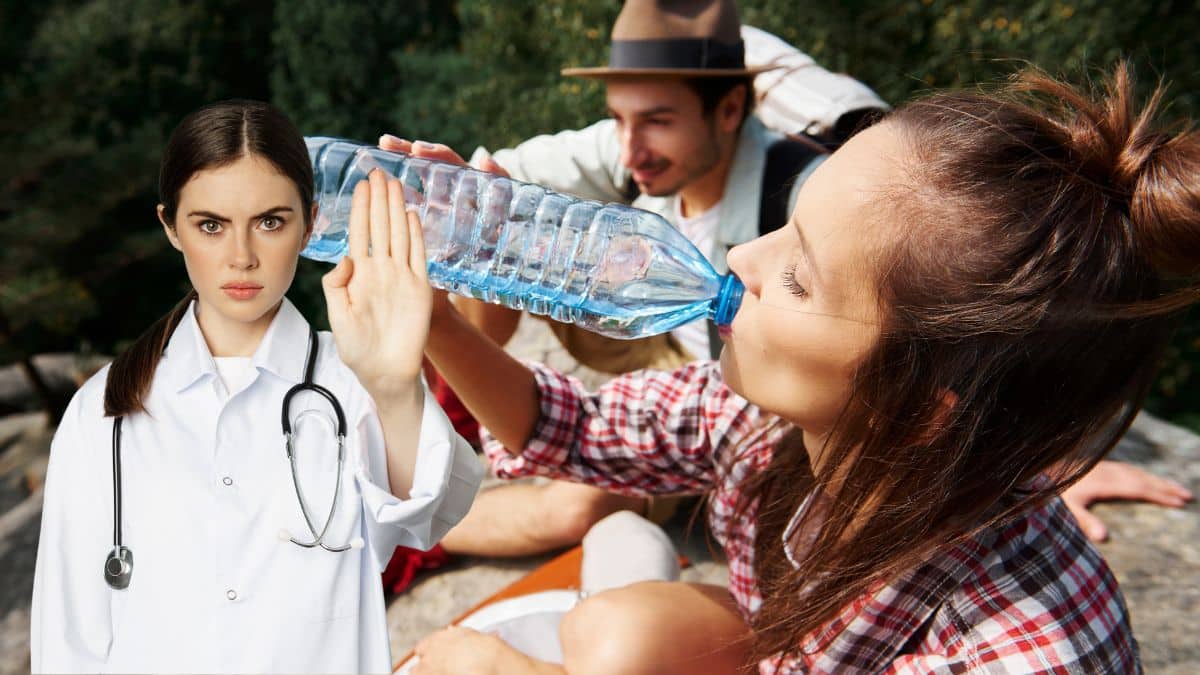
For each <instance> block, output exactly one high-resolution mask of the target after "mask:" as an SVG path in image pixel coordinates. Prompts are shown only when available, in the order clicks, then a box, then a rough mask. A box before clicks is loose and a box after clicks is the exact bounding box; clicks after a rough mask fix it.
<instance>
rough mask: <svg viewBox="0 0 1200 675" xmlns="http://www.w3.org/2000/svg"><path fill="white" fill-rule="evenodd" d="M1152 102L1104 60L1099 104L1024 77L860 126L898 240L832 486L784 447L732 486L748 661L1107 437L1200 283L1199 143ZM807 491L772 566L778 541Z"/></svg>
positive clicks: (885, 269) (996, 517) (1057, 477)
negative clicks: (789, 554)
mask: <svg viewBox="0 0 1200 675" xmlns="http://www.w3.org/2000/svg"><path fill="white" fill-rule="evenodd" d="M1161 96H1162V93H1161V88H1160V89H1159V90H1158V91H1157V92H1156V93H1155V94H1154V96H1153V97H1152V98H1151V99H1150V101H1149V102H1148V103H1147V104H1146V105H1145V106H1144V107H1142V108H1140V109H1139V108H1138V106H1137V105H1136V102H1135V97H1134V94H1133V85H1132V82H1131V77H1130V74H1129V71H1128V68H1127V66H1125V65H1121V66H1119V67H1117V68H1116V69H1115V71H1114V72H1113V74H1112V75H1111V76H1110V77H1108V79H1107V80H1106V82H1105V86H1104V88H1103V90H1102V91H1098V92H1084V91H1081V90H1079V89H1076V88H1073V87H1071V86H1069V85H1067V84H1064V83H1062V82H1059V81H1056V80H1054V79H1052V78H1050V77H1048V76H1046V75H1044V74H1040V73H1037V72H1027V73H1024V74H1022V75H1020V76H1017V77H1015V78H1014V79H1013V80H1012V81H1010V82H1009V83H1008V84H1007V85H1006V86H1005V87H1003V88H1001V89H999V90H997V91H993V92H991V93H986V92H983V91H973V92H960V93H940V94H935V95H932V96H930V97H928V98H925V99H923V100H919V101H916V102H914V103H911V104H909V105H907V106H904V107H902V108H901V109H899V110H897V111H896V112H895V113H893V114H892V115H891V116H889V117H888V118H886V119H885V120H884V121H883V122H881V124H883V125H886V126H889V127H890V128H891V129H893V130H896V131H897V132H898V133H899V135H900V137H901V139H902V145H903V147H904V148H905V150H906V154H905V156H904V157H899V158H897V161H898V162H899V164H900V167H901V169H902V171H901V175H902V176H903V177H902V179H900V180H899V181H898V183H897V184H895V185H892V186H889V189H887V190H885V191H884V193H885V194H881V195H880V198H879V200H878V208H877V210H876V213H877V216H878V218H879V219H880V220H881V221H882V220H884V219H886V220H887V221H888V222H890V223H899V224H900V227H901V236H900V237H899V241H900V243H899V244H897V245H895V246H894V247H890V248H889V249H888V250H885V251H883V252H882V258H883V259H882V260H881V261H880V266H879V269H880V270H881V272H880V278H879V279H877V284H878V293H879V298H880V302H881V315H882V316H883V326H882V332H881V337H880V339H879V342H878V344H877V345H875V347H874V348H873V349H872V351H871V352H870V353H869V354H868V355H867V357H866V358H865V360H864V362H863V363H862V364H861V365H860V367H859V368H858V370H857V372H856V374H855V376H854V380H853V393H852V394H851V397H850V401H849V403H848V404H847V407H846V409H845V410H844V411H843V413H842V415H841V417H840V419H839V420H838V421H837V424H836V426H835V428H834V432H833V433H832V434H831V436H830V440H829V442H828V444H827V446H826V447H824V448H821V449H820V454H821V457H822V466H828V467H831V470H830V471H828V472H826V471H822V472H821V473H822V474H830V473H833V474H835V475H836V478H835V477H834V476H830V475H815V476H814V475H813V472H812V470H811V468H810V467H809V463H808V458H807V453H806V451H805V448H804V447H803V444H802V442H801V440H800V438H799V435H798V434H796V433H793V434H792V435H791V436H790V438H789V439H788V440H787V441H785V442H784V443H781V444H780V446H779V447H777V448H776V450H775V452H774V454H773V457H772V461H771V465H770V468H769V469H768V470H766V471H764V472H762V473H760V474H758V475H756V476H754V477H752V478H751V479H750V480H749V481H748V482H747V483H746V484H745V485H744V489H745V491H744V494H743V501H742V504H741V509H742V511H743V513H748V512H749V510H751V509H756V516H757V527H758V529H757V537H756V541H755V556H756V557H755V572H756V576H757V579H758V583H759V585H760V591H761V592H762V594H763V598H764V600H763V604H762V607H761V610H760V611H759V612H758V614H757V615H756V616H755V618H754V620H753V627H754V629H755V645H754V655H755V659H756V660H757V659H758V658H762V657H765V656H769V655H772V654H776V653H781V652H795V651H796V650H797V649H798V646H799V645H800V644H801V641H802V640H803V639H804V638H805V636H808V635H809V634H810V633H811V632H812V631H813V630H814V629H816V628H818V627H820V626H821V625H822V624H824V623H825V622H827V621H828V620H830V619H831V618H832V617H833V616H834V615H835V614H836V613H837V612H838V611H839V610H840V609H842V608H843V607H844V606H846V605H847V604H848V603H850V602H851V601H853V600H854V599H855V598H857V597H860V596H862V595H863V594H865V593H867V592H869V590H870V589H871V588H872V587H873V585H874V584H877V583H886V582H890V581H892V580H894V579H896V578H897V577H898V576H899V575H901V574H903V573H905V572H907V571H909V570H913V569H916V568H917V567H918V566H920V565H921V564H922V562H923V561H927V560H929V559H931V558H932V557H934V556H936V555H937V554H938V552H939V551H943V550H945V549H946V548H947V547H949V546H952V545H954V544H955V543H958V542H961V541H962V540H963V539H964V538H967V537H970V536H972V535H973V534H975V533H978V532H979V531H980V530H982V529H985V528H990V527H994V526H996V525H998V524H1001V523H1003V522H1005V521H1008V520H1010V519H1012V518H1015V517H1017V516H1019V515H1020V514H1021V513H1023V512H1025V511H1026V510H1028V509H1030V508H1033V507H1035V506H1037V505H1039V504H1042V503H1044V502H1045V501H1046V500H1048V499H1050V498H1052V497H1053V495H1054V494H1055V493H1056V492H1058V491H1059V490H1060V489H1061V488H1062V487H1064V486H1066V485H1069V484H1070V483H1072V482H1074V481H1075V480H1077V479H1078V478H1079V477H1080V476H1082V475H1083V474H1084V473H1086V472H1087V471H1088V470H1090V469H1091V467H1093V466H1094V465H1095V463H1096V462H1098V461H1099V460H1100V458H1101V457H1102V456H1104V454H1105V453H1107V452H1108V451H1109V450H1110V449H1111V448H1112V447H1113V445H1115V444H1116V442H1117V440H1118V439H1119V437H1120V436H1121V435H1122V434H1123V433H1124V432H1125V430H1126V429H1127V428H1128V426H1129V424H1130V422H1131V421H1132V419H1133V417H1134V415H1135V414H1136V412H1137V410H1138V409H1139V408H1140V407H1141V404H1142V401H1143V399H1144V397H1145V395H1146V392H1147V390H1148V388H1149V387H1150V385H1151V384H1152V381H1153V376H1154V371H1155V369H1156V367H1157V365H1158V361H1159V359H1160V356H1161V354H1162V353H1163V351H1164V349H1165V347H1166V345H1167V343H1168V339H1169V337H1170V334H1171V332H1172V329H1173V327H1174V325H1175V324H1176V323H1177V320H1178V318H1179V317H1178V314H1179V312H1180V311H1181V310H1182V309H1184V308H1185V307H1187V306H1188V305H1189V304H1190V303H1191V302H1193V301H1195V300H1196V298H1197V291H1196V285H1195V281H1196V278H1197V276H1198V272H1200V185H1198V180H1200V178H1198V177H1200V138H1198V137H1197V134H1196V133H1194V132H1191V131H1190V130H1187V129H1179V130H1175V131H1164V130H1162V129H1161V128H1160V127H1159V126H1157V125H1156V124H1155V122H1154V115H1155V111H1156V108H1157V106H1158V104H1159V102H1160V100H1161ZM1039 475H1045V476H1047V477H1048V478H1049V480H1042V479H1039V478H1038V477H1039ZM812 489H816V490H819V491H820V492H819V493H818V494H821V495H823V496H824V498H825V500H826V503H825V504H824V508H821V509H816V510H814V509H808V510H807V512H806V514H805V515H804V516H803V517H802V520H801V523H800V526H799V529H800V530H802V531H808V532H815V533H817V534H816V541H815V542H813V544H812V545H811V546H805V547H802V549H803V550H801V551H800V552H799V553H800V557H799V559H798V565H797V567H793V566H792V565H791V564H790V562H789V561H788V560H787V559H786V557H785V553H784V550H783V548H782V547H781V546H780V539H781V536H782V534H783V532H784V530H785V527H786V525H787V523H788V521H789V519H790V517H791V516H792V514H793V513H794V512H795V511H796V509H797V508H798V506H799V504H800V501H801V500H802V499H803V498H804V497H805V495H806V494H807V493H808V492H809V491H811V490H812Z"/></svg>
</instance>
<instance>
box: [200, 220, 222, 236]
mask: <svg viewBox="0 0 1200 675" xmlns="http://www.w3.org/2000/svg"><path fill="white" fill-rule="evenodd" d="M199 227H200V231H201V232H203V233H204V234H219V233H220V232H221V224H220V223H218V222H217V221H215V220H204V221H201V222H200V225H199Z"/></svg>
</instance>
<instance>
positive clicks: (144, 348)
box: [104, 289, 196, 417]
mask: <svg viewBox="0 0 1200 675" xmlns="http://www.w3.org/2000/svg"><path fill="white" fill-rule="evenodd" d="M195 299H196V291H195V289H193V290H190V291H188V294H187V295H185V296H184V297H183V300H180V301H179V304H177V305H175V307H174V309H172V310H171V311H170V312H169V313H167V315H166V316H164V317H162V318H161V319H159V320H158V321H155V322H154V324H153V325H151V326H150V328H149V329H148V330H147V331H146V332H145V333H142V335H141V337H139V338H138V339H137V341H136V342H134V343H133V346H131V347H130V348H129V349H126V350H125V351H124V352H122V353H121V355H120V356H118V357H117V359H116V360H115V361H113V364H112V366H111V367H109V369H108V382H107V384H106V385H105V388H104V414H105V415H106V416H108V417H118V416H122V415H130V414H133V413H136V412H145V411H146V405H145V398H146V392H147V391H148V390H149V389H150V383H151V382H153V381H154V371H155V370H157V369H158V362H159V360H160V359H161V358H162V354H163V351H165V350H166V348H167V342H168V341H169V340H170V339H171V335H172V334H173V333H174V332H175V329H176V328H177V327H178V326H179V322H180V321H182V320H183V316H184V313H185V312H187V310H188V307H190V306H191V304H192V301H193V300H195Z"/></svg>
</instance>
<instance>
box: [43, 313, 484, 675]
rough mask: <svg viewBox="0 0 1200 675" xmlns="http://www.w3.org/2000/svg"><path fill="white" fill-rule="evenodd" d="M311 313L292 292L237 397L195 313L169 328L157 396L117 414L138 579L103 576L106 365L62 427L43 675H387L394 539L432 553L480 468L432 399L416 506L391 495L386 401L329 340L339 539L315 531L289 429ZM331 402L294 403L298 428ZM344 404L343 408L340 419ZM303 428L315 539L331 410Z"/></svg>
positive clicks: (49, 520)
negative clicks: (336, 410) (319, 540)
mask: <svg viewBox="0 0 1200 675" xmlns="http://www.w3.org/2000/svg"><path fill="white" fill-rule="evenodd" d="M307 347H308V323H307V322H306V321H305V320H304V317H302V316H301V315H300V313H299V312H298V311H297V310H296V308H295V307H294V306H292V304H291V303H290V302H288V301H287V300H284V302H283V306H282V307H281V308H280V310H279V312H278V314H277V316H276V317H275V319H274V321H273V322H272V324H271V326H270V328H269V329H268V330H267V332H266V335H265V336H264V338H263V341H262V344H261V345H260V346H259V348H258V350H257V351H256V352H255V354H254V356H253V357H252V363H253V365H254V367H255V368H256V370H257V372H256V374H255V377H254V378H253V380H251V381H250V383H249V384H248V385H246V386H245V387H244V388H243V389H242V390H240V391H234V392H228V395H226V393H225V392H224V388H223V387H222V386H221V385H220V379H219V378H218V377H217V376H216V368H215V366H214V362H213V359H212V356H211V355H210V353H209V350H208V347H207V345H206V343H205V341H204V338H203V336H202V334H201V333H200V328H199V325H198V323H197V322H196V319H195V316H194V312H193V311H189V312H188V313H187V315H186V317H185V318H184V319H183V320H182V321H181V323H180V325H179V327H178V328H177V329H176V330H175V332H174V334H173V336H172V338H171V341H170V344H169V345H168V347H167V350H166V352H165V354H164V356H163V359H162V360H161V362H160V363H159V365H158V369H157V371H156V373H155V376H154V381H153V385H152V387H151V389H150V392H149V396H148V397H147V400H146V407H147V410H148V413H149V414H136V415H132V416H130V417H127V418H125V420H124V423H123V425H122V442H121V460H122V461H121V466H122V485H123V495H124V497H123V514H122V521H123V543H124V544H125V545H126V546H128V547H129V548H130V549H131V550H132V552H133V558H134V560H133V562H134V565H133V576H132V579H131V582H130V584H129V587H128V588H127V589H125V590H113V589H111V588H110V587H109V586H108V584H107V583H106V582H105V580H104V578H103V563H104V559H105V557H106V556H107V555H108V552H109V551H110V550H111V548H112V537H113V523H112V520H113V485H112V483H113V481H112V425H113V420H112V419H111V418H107V417H104V415H103V397H104V386H105V379H106V376H107V372H108V369H107V368H105V369H104V370H101V371H100V372H99V373H97V374H96V375H95V376H94V377H93V378H91V379H90V380H88V382H87V383H86V384H84V386H83V387H82V388H81V389H80V390H79V391H78V392H77V393H76V395H75V397H74V399H73V400H72V401H71V404H70V406H69V407H68V408H67V411H66V414H65V415H64V417H63V420H62V423H61V425H60V426H59V428H58V432H57V433H56V434H55V437H54V443H53V446H52V448H51V453H50V468H49V473H48V475H47V478H46V489H45V507H44V511H43V516H42V531H41V542H40V545H39V548H38V558H37V570H36V573H35V575H34V586H33V607H32V617H31V618H32V627H31V628H32V636H31V638H32V666H33V670H34V671H35V672H43V671H44V672H150V671H153V672H192V673H197V672H246V673H249V672H327V673H333V672H363V671H368V672H388V671H390V669H391V665H392V663H391V655H390V650H389V648H388V631H387V625H386V618H385V607H384V599H383V591H382V586H381V583H380V573H381V571H382V569H383V566H384V565H385V564H386V563H387V560H388V558H389V557H390V555H391V553H392V551H393V549H394V548H395V547H396V546H397V545H405V546H412V547H418V548H425V549H427V548H429V547H431V546H432V545H433V544H434V543H436V542H437V541H438V539H439V538H441V537H442V536H443V535H444V534H445V533H446V531H447V530H449V529H450V528H451V527H452V526H453V525H455V524H456V523H457V522H458V521H459V520H460V519H461V518H462V517H463V516H464V515H465V514H466V512H467V510H468V508H469V507H470V505H471V502H472V499H473V498H474V495H475V493H476V490H477V488H478V486H479V481H480V479H481V477H482V476H481V474H482V467H481V465H480V463H479V462H478V461H477V460H476V458H475V455H474V453H473V452H472V450H471V448H470V447H469V446H468V445H467V443H466V442H465V441H463V440H462V438H460V437H459V436H458V435H457V434H455V433H454V431H453V429H452V427H451V425H450V423H449V421H448V420H447V419H446V416H445V414H444V413H443V412H442V410H441V408H439V407H438V405H437V403H436V401H435V400H434V399H433V397H432V396H431V395H430V394H429V392H428V391H426V394H425V407H424V415H423V417H422V420H421V433H420V441H419V451H418V458H417V463H416V470H415V475H414V478H413V485H412V490H411V493H410V497H409V498H408V499H399V498H397V497H395V496H393V495H392V494H391V493H390V491H389V489H388V478H387V464H386V456H385V448H384V441H383V432H382V429H381V427H380V424H379V419H378V417H377V416H376V413H375V408H374V404H373V403H372V401H371V399H370V397H369V396H368V395H367V392H366V391H365V390H364V389H363V387H362V385H360V384H359V383H358V381H357V379H356V378H355V377H354V375H353V373H352V372H351V371H350V370H349V368H347V367H346V366H345V365H344V364H343V363H342V362H341V361H340V360H339V359H338V357H337V354H336V349H335V346H334V343H333V339H332V335H330V334H329V333H321V334H320V350H319V357H318V362H317V368H316V372H315V378H314V379H315V381H316V383H317V384H320V385H322V386H324V387H326V388H328V389H329V390H330V391H332V392H333V393H334V394H335V395H336V396H337V397H338V399H339V400H340V403H341V405H342V407H343V408H344V410H345V415H346V422H347V425H348V434H347V443H346V460H345V465H344V468H343V472H342V480H341V495H340V497H339V500H338V502H339V503H338V510H337V514H336V516H335V518H334V521H333V523H332V524H331V526H330V528H329V533H328V535H327V536H326V542H328V543H330V544H331V545H341V544H344V543H346V542H348V541H350V540H351V539H352V538H354V537H362V538H363V539H364V540H365V541H366V547H365V548H359V549H351V550H349V551H346V552H343V553H331V552H328V551H325V550H322V549H319V548H318V549H305V548H301V547H299V546H297V545H295V544H292V543H289V542H284V541H281V540H280V538H279V532H280V530H281V529H286V530H288V531H289V532H290V533H291V534H292V535H294V536H296V537H297V538H298V539H303V540H311V539H312V537H311V535H310V533H309V530H308V528H307V526H306V525H305V522H304V519H303V517H302V515H301V512H300V507H299V504H298V503H297V499H296V495H295V490H294V488H293V486H292V479H291V473H290V469H289V465H288V460H287V456H286V453H285V451H284V444H283V436H282V433H281V419H280V417H281V412H280V411H281V403H282V400H283V396H284V393H285V392H286V391H287V390H288V389H289V388H291V387H292V386H293V385H295V384H297V383H299V382H300V381H301V380H302V379H303V371H304V364H305V357H306V354H307ZM310 408H313V409H320V410H326V411H328V410H330V409H329V407H328V405H327V404H325V403H323V399H321V398H320V397H319V396H317V395H316V394H311V393H304V394H299V395H297V396H296V397H295V402H294V403H293V406H292V419H293V420H294V419H295V418H296V416H297V415H299V413H300V412H301V411H304V410H308V409H310ZM330 412H331V411H330ZM296 431H297V437H298V440H297V447H298V450H297V452H298V455H297V457H298V462H297V464H298V468H299V473H300V483H301V487H302V489H303V490H304V493H305V497H306V499H307V500H308V503H309V505H310V512H311V514H312V517H313V519H314V521H315V523H314V526H315V527H316V528H317V529H318V530H320V528H321V526H322V524H323V523H324V520H325V517H326V515H327V513H328V508H329V504H330V503H331V499H332V496H333V487H334V483H335V476H336V475H337V462H336V454H337V453H336V442H335V441H334V440H333V436H332V435H331V434H330V433H329V431H328V430H326V429H325V428H324V425H322V424H321V423H320V420H319V419H313V418H311V417H309V418H308V420H307V421H305V422H304V423H302V424H301V425H300V427H299V429H297V430H296Z"/></svg>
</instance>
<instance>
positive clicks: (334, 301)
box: [321, 256, 354, 326]
mask: <svg viewBox="0 0 1200 675" xmlns="http://www.w3.org/2000/svg"><path fill="white" fill-rule="evenodd" d="M353 276H354V260H352V259H351V258H350V256H343V257H342V259H341V260H339V261H338V264H337V265H336V266H335V267H334V268H333V269H332V270H330V271H329V272H328V273H326V274H325V276H323V277H321V288H322V290H324V291H325V305H326V310H327V312H328V313H329V324H330V326H334V325H339V324H341V323H342V321H343V320H344V319H345V317H346V313H347V312H349V311H350V295H349V293H348V292H347V290H346V287H347V285H348V284H349V283H350V278H351V277H353Z"/></svg>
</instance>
